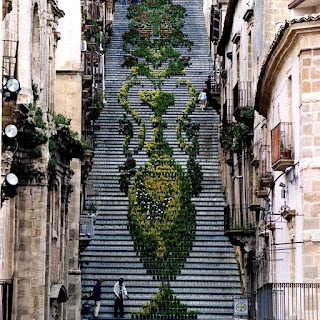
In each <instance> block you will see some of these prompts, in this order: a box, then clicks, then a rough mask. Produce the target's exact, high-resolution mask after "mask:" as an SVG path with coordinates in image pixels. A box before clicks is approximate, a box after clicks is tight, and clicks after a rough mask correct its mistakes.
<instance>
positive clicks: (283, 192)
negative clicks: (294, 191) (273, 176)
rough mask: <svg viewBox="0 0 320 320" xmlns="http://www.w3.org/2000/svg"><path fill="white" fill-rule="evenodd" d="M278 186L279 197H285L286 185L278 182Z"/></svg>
mask: <svg viewBox="0 0 320 320" xmlns="http://www.w3.org/2000/svg"><path fill="white" fill-rule="evenodd" d="M279 187H281V188H282V189H281V198H285V197H286V190H285V188H286V185H285V184H284V183H283V182H280V184H279Z"/></svg>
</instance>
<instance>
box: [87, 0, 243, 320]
mask: <svg viewBox="0 0 320 320" xmlns="http://www.w3.org/2000/svg"><path fill="white" fill-rule="evenodd" d="M174 3H179V4H181V5H183V6H184V7H186V9H187V14H188V15H187V17H186V19H185V27H184V32H185V33H186V34H188V36H189V39H190V40H192V41H193V42H194V46H193V49H192V51H191V52H187V51H185V52H183V53H182V54H185V55H188V56H191V62H192V65H191V66H190V67H188V68H187V74H186V78H187V79H190V80H191V82H192V84H193V85H194V86H195V87H196V88H197V89H199V90H201V89H202V87H203V86H204V85H205V80H206V79H207V76H208V74H209V72H210V70H211V68H212V66H211V62H210V57H209V52H208V37H207V33H206V30H205V27H204V18H203V15H202V9H201V7H200V1H199V0H181V1H174ZM126 10H127V6H126V5H122V4H120V3H119V2H117V3H116V8H115V15H114V23H113V38H112V41H111V44H110V46H109V48H108V49H107V58H106V60H107V61H106V78H107V79H106V100H107V106H106V107H105V109H104V110H103V112H102V113H101V115H100V117H99V120H98V121H99V122H100V124H101V130H100V131H98V132H96V142H97V147H96V150H95V157H94V166H93V169H92V171H91V173H90V180H91V182H92V185H93V191H92V193H91V194H89V196H88V200H87V201H88V203H90V202H95V204H96V206H97V207H98V215H97V219H96V223H95V235H94V237H93V240H92V241H91V243H90V244H89V246H88V247H87V248H86V249H85V250H84V251H83V252H82V253H81V272H82V295H83V296H86V295H87V294H88V293H89V291H90V289H91V288H92V286H93V285H94V284H95V283H96V280H97V279H98V278H103V279H104V280H105V281H104V283H103V295H102V301H101V308H100V318H101V319H113V285H114V283H115V282H116V281H117V280H118V279H119V277H120V276H122V277H123V278H124V279H125V285H126V287H127V290H128V292H129V294H130V300H125V318H127V319H129V318H130V311H132V310H137V309H139V308H140V307H141V306H142V304H143V303H144V302H146V301H149V300H150V298H151V297H152V296H153V295H154V294H155V293H156V292H157V291H158V287H159V285H160V283H161V281H160V280H155V279H154V278H153V276H152V275H151V274H147V270H146V269H145V268H144V266H143V263H142V262H141V260H140V257H139V256H138V255H137V254H136V253H135V251H134V247H133V241H132V239H131V236H130V230H129V228H128V221H127V205H128V199H127V197H126V196H125V195H124V194H123V193H122V192H121V191H120V190H119V183H118V179H119V170H118V166H119V165H120V164H122V163H123V162H124V161H125V156H124V155H123V149H122V144H123V142H124V138H123V136H122V135H121V134H119V132H118V130H119V125H118V120H119V119H121V118H122V115H123V114H124V113H125V111H124V110H123V108H122V107H121V106H120V104H119V102H118V99H117V93H118V91H119V89H120V87H121V85H122V83H123V82H124V81H125V80H126V76H127V75H128V74H129V70H128V69H126V68H121V67H120V65H121V63H122V62H123V54H124V53H123V51H122V34H123V33H124V31H125V30H127V26H128V21H127V19H126V18H125V16H126ZM178 78H179V77H171V78H170V79H167V80H166V81H165V83H164V86H163V90H165V91H166V92H173V93H174V95H175V105H174V106H171V107H169V108H168V111H167V113H166V115H164V117H163V118H164V120H166V121H167V122H168V128H167V129H166V130H165V135H166V139H167V141H168V142H169V144H170V145H171V146H172V147H173V148H174V153H173V157H174V158H175V159H176V160H177V162H179V163H180V164H181V165H182V167H183V168H185V167H186V162H187V159H188V158H187V155H186V154H185V153H184V152H182V151H181V150H180V148H179V147H178V142H177V140H176V133H175V127H176V117H177V115H179V114H181V112H182V110H183V109H184V108H185V104H186V102H187V101H188V100H189V95H188V94H187V91H186V87H185V86H178V87H176V81H177V79H178ZM148 88H149V89H153V86H152V84H151V82H150V81H149V80H147V79H146V81H144V88H143V89H148ZM139 90H141V87H140V86H138V85H137V86H133V87H132V88H131V89H130V93H129V101H130V103H131V105H132V106H134V108H135V110H136V111H137V112H138V113H139V114H140V115H141V117H142V119H143V120H145V121H146V124H147V132H146V137H147V139H146V140H147V141H148V140H149V139H150V137H151V136H152V126H151V121H150V116H151V115H153V112H152V110H151V109H149V108H148V107H147V106H144V105H142V104H141V101H140V99H139V96H138V91H139ZM191 117H192V120H193V121H194V122H196V123H199V124H200V127H201V129H200V134H199V142H200V153H199V155H198V158H197V160H198V161H199V162H200V164H201V165H202V170H203V173H204V181H203V183H202V186H203V191H202V192H201V193H200V195H199V196H198V197H194V198H193V199H192V200H193V202H194V203H195V205H196V210H197V218H196V224H197V226H196V237H195V241H194V243H193V248H192V251H191V252H190V254H189V256H188V258H187V261H186V263H185V265H184V268H183V269H182V270H181V273H180V274H178V275H177V276H176V279H175V280H171V281H170V285H171V288H172V289H173V290H174V292H175V294H176V295H177V297H178V298H179V299H181V302H182V303H185V304H187V305H188V306H189V310H195V311H199V312H200V314H199V315H198V319H199V320H205V319H208V320H211V319H221V320H222V319H233V299H234V298H235V297H239V295H240V282H239V274H238V269H237V264H236V262H235V259H234V253H233V247H232V245H231V244H230V243H229V241H228V239H227V238H226V237H225V236H224V233H223V224H224V216H223V207H224V204H225V201H224V197H223V193H222V191H221V180H220V173H219V165H218V135H217V132H218V126H219V123H220V120H219V116H218V115H217V114H216V112H215V111H213V110H205V111H201V110H200V108H196V109H195V111H194V113H193V114H192V116H191ZM132 122H133V123H134V121H132ZM138 129H139V128H138V127H135V132H137V130H138ZM137 141H138V139H137V135H136V134H135V137H134V139H133V140H132V142H133V144H134V145H136V143H137ZM134 158H135V159H136V160H137V166H141V165H143V164H144V163H145V162H146V161H147V159H148V157H147V154H146V153H145V152H144V151H140V152H139V154H138V155H135V156H134ZM85 301H86V300H83V302H85ZM91 317H92V313H90V315H89V317H87V316H83V319H91Z"/></svg>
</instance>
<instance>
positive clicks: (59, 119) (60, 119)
mask: <svg viewBox="0 0 320 320" xmlns="http://www.w3.org/2000/svg"><path fill="white" fill-rule="evenodd" d="M53 122H54V123H55V124H64V125H66V126H69V125H70V123H71V119H69V118H67V117H65V116H64V115H63V114H61V113H59V114H54V115H53Z"/></svg>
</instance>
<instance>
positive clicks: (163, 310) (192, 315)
mask: <svg viewBox="0 0 320 320" xmlns="http://www.w3.org/2000/svg"><path fill="white" fill-rule="evenodd" d="M135 314H141V315H145V316H146V317H147V318H150V317H151V316H153V318H152V319H157V318H154V317H157V316H158V317H159V319H160V317H161V319H162V317H166V316H170V315H179V316H181V317H183V318H181V319H197V314H198V312H196V311H188V306H187V305H186V304H183V303H181V300H180V299H179V298H178V297H176V296H175V295H174V291H173V290H172V289H171V288H170V284H169V283H164V282H162V283H161V285H160V288H159V292H158V293H157V294H156V295H154V296H153V297H152V298H151V300H150V301H149V302H146V303H144V304H143V306H142V308H141V309H140V310H139V311H137V312H135ZM179 318H180V317H179Z"/></svg>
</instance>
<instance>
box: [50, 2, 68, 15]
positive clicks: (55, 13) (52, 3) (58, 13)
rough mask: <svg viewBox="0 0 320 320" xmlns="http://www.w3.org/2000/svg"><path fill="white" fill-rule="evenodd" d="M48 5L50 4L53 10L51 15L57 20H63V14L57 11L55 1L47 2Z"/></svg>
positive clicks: (59, 10) (61, 11)
mask: <svg viewBox="0 0 320 320" xmlns="http://www.w3.org/2000/svg"><path fill="white" fill-rule="evenodd" d="M49 3H50V4H51V6H52V9H53V13H54V15H55V16H56V17H58V18H59V19H60V18H63V17H64V15H65V13H64V11H63V10H61V9H59V7H58V4H57V1H56V0H49Z"/></svg>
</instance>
